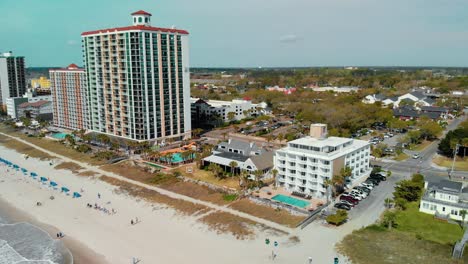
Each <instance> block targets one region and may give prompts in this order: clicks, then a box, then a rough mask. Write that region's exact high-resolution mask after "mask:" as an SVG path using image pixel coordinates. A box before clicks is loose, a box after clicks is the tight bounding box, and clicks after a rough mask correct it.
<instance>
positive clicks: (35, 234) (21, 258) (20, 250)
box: [0, 223, 73, 264]
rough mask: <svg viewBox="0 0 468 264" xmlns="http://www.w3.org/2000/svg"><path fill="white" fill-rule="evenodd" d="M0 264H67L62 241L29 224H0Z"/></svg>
mask: <svg viewBox="0 0 468 264" xmlns="http://www.w3.org/2000/svg"><path fill="white" fill-rule="evenodd" d="M0 256H1V258H0V264H11V263H15V264H23V263H24V264H26V263H27V264H36V263H37V264H69V263H73V258H72V256H71V253H70V251H69V250H68V249H67V248H66V247H65V246H64V245H63V243H62V241H60V240H56V239H52V238H51V237H50V236H49V234H48V233H47V232H45V231H44V230H42V229H40V228H38V227H36V226H33V225H31V224H29V223H15V224H0Z"/></svg>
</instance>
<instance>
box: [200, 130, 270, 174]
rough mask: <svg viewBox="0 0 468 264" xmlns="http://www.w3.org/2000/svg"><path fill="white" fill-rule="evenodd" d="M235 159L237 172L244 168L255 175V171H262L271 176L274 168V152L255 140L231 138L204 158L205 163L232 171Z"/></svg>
mask: <svg viewBox="0 0 468 264" xmlns="http://www.w3.org/2000/svg"><path fill="white" fill-rule="evenodd" d="M233 161H234V162H235V163H236V164H237V166H236V167H235V168H234V170H235V172H236V173H238V172H240V171H241V170H243V171H247V172H248V173H249V174H250V175H252V176H253V175H254V174H255V171H261V172H262V175H263V176H264V177H265V176H270V171H271V169H272V168H273V152H272V151H268V150H266V149H264V148H262V147H259V146H258V145H257V144H255V143H254V142H246V141H241V140H237V139H229V140H228V141H227V142H221V143H219V144H218V146H217V147H216V148H215V149H214V150H213V153H212V155H211V156H209V157H206V158H204V159H203V164H204V165H209V164H210V163H215V164H218V165H220V166H221V167H222V168H223V169H224V170H225V171H231V165H232V164H231V162H233Z"/></svg>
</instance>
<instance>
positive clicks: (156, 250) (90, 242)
mask: <svg viewBox="0 0 468 264" xmlns="http://www.w3.org/2000/svg"><path fill="white" fill-rule="evenodd" d="M0 157H2V158H5V159H8V160H10V161H12V162H13V163H15V164H18V165H20V166H21V167H23V168H26V169H27V170H29V171H33V172H36V173H37V174H38V175H39V177H41V176H43V177H47V178H49V179H50V180H53V181H55V182H57V183H58V184H59V186H58V187H59V190H60V187H61V186H66V187H67V188H69V189H70V190H71V191H70V192H74V191H80V190H81V189H83V190H84V192H83V193H82V195H83V196H82V197H81V198H72V197H71V196H69V195H65V194H64V193H62V192H60V191H59V190H53V189H51V188H50V187H49V186H48V185H45V184H42V183H40V182H39V181H37V180H34V179H32V178H31V177H29V176H25V175H23V173H22V172H21V171H19V172H17V171H12V169H11V168H10V169H9V172H7V167H6V166H4V165H2V166H0V198H2V199H3V200H5V201H6V202H8V203H9V204H11V205H12V206H14V207H15V208H16V209H17V210H19V212H23V213H18V214H17V216H16V217H18V218H17V219H18V220H23V221H24V220H27V221H31V222H33V224H35V225H37V226H40V227H41V228H43V229H45V230H47V231H48V232H50V233H51V234H56V233H57V230H59V231H61V232H63V233H64V234H65V238H64V242H65V244H66V246H67V247H69V249H70V250H71V251H72V252H73V254H74V256H75V258H76V262H75V263H79V264H81V263H112V264H114V263H115V264H118V263H125V264H128V263H131V261H132V258H133V257H137V258H139V259H141V260H142V262H141V263H187V262H192V263H270V262H271V260H269V256H270V255H271V246H270V247H269V248H268V247H266V246H265V243H264V239H265V237H266V236H268V237H269V238H270V239H271V240H272V241H273V240H278V241H279V242H280V243H281V244H282V245H285V247H286V246H287V245H288V242H287V239H288V237H287V236H284V235H279V236H276V235H275V234H272V233H271V232H265V231H260V230H258V231H257V237H256V239H253V240H237V239H236V238H235V237H234V236H232V235H230V234H218V233H217V232H216V231H212V230H210V229H209V228H208V226H207V225H205V224H203V223H200V222H199V221H198V220H197V219H196V218H195V217H193V216H184V215H182V214H178V213H177V212H176V211H174V210H173V209H171V208H167V206H165V205H157V204H150V203H147V202H145V201H142V200H139V199H137V198H134V197H131V196H129V195H126V194H122V193H120V192H116V187H114V186H112V185H109V184H107V183H105V182H103V181H100V180H97V179H95V178H93V177H82V176H76V175H74V174H73V173H72V172H70V171H68V170H56V169H54V168H53V166H51V165H50V164H49V162H48V161H39V160H37V159H32V158H29V159H27V160H26V159H24V157H23V156H22V155H21V154H19V153H17V152H15V151H13V150H10V149H7V148H5V147H3V146H0ZM59 162H60V161H58V160H57V161H54V165H55V164H58V163H59ZM98 193H99V194H100V195H101V198H98ZM50 196H54V199H53V200H51V199H49V197H50ZM37 202H41V203H42V206H37V205H36V203H37ZM87 203H91V204H93V205H94V204H95V203H97V204H98V205H100V206H103V207H106V208H107V209H108V210H112V209H115V210H116V212H117V213H116V214H115V215H108V214H105V213H103V212H101V211H99V210H95V209H90V208H88V207H87V206H86V205H87ZM3 206H8V205H6V204H3ZM8 211H12V210H8ZM24 212H27V213H26V214H25V213H24ZM137 217H138V219H139V220H140V222H139V223H138V224H136V225H131V224H130V220H131V219H135V218H137ZM95 252H97V253H95ZM279 263H280V262H279Z"/></svg>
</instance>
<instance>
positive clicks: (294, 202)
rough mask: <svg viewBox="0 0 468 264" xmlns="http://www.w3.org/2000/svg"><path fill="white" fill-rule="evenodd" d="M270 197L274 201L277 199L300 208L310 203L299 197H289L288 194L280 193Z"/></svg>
mask: <svg viewBox="0 0 468 264" xmlns="http://www.w3.org/2000/svg"><path fill="white" fill-rule="evenodd" d="M271 199H272V200H275V201H278V202H282V203H285V204H289V205H292V206H296V207H300V208H304V207H306V206H308V205H309V204H310V203H309V202H307V201H304V200H299V199H296V198H293V197H290V196H286V195H282V194H278V195H275V196H273V197H272V198H271Z"/></svg>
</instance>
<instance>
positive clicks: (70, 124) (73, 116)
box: [49, 64, 87, 130]
mask: <svg viewBox="0 0 468 264" xmlns="http://www.w3.org/2000/svg"><path fill="white" fill-rule="evenodd" d="M49 75H50V80H51V87H50V90H51V93H52V102H53V103H52V107H53V120H54V125H55V126H57V127H61V128H66V129H70V130H81V129H86V128H87V118H86V117H87V115H86V113H87V110H86V107H87V105H86V87H87V85H86V73H85V71H84V69H83V68H79V67H78V66H77V65H76V64H70V65H69V66H68V67H66V68H61V69H51V70H50V71H49Z"/></svg>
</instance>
